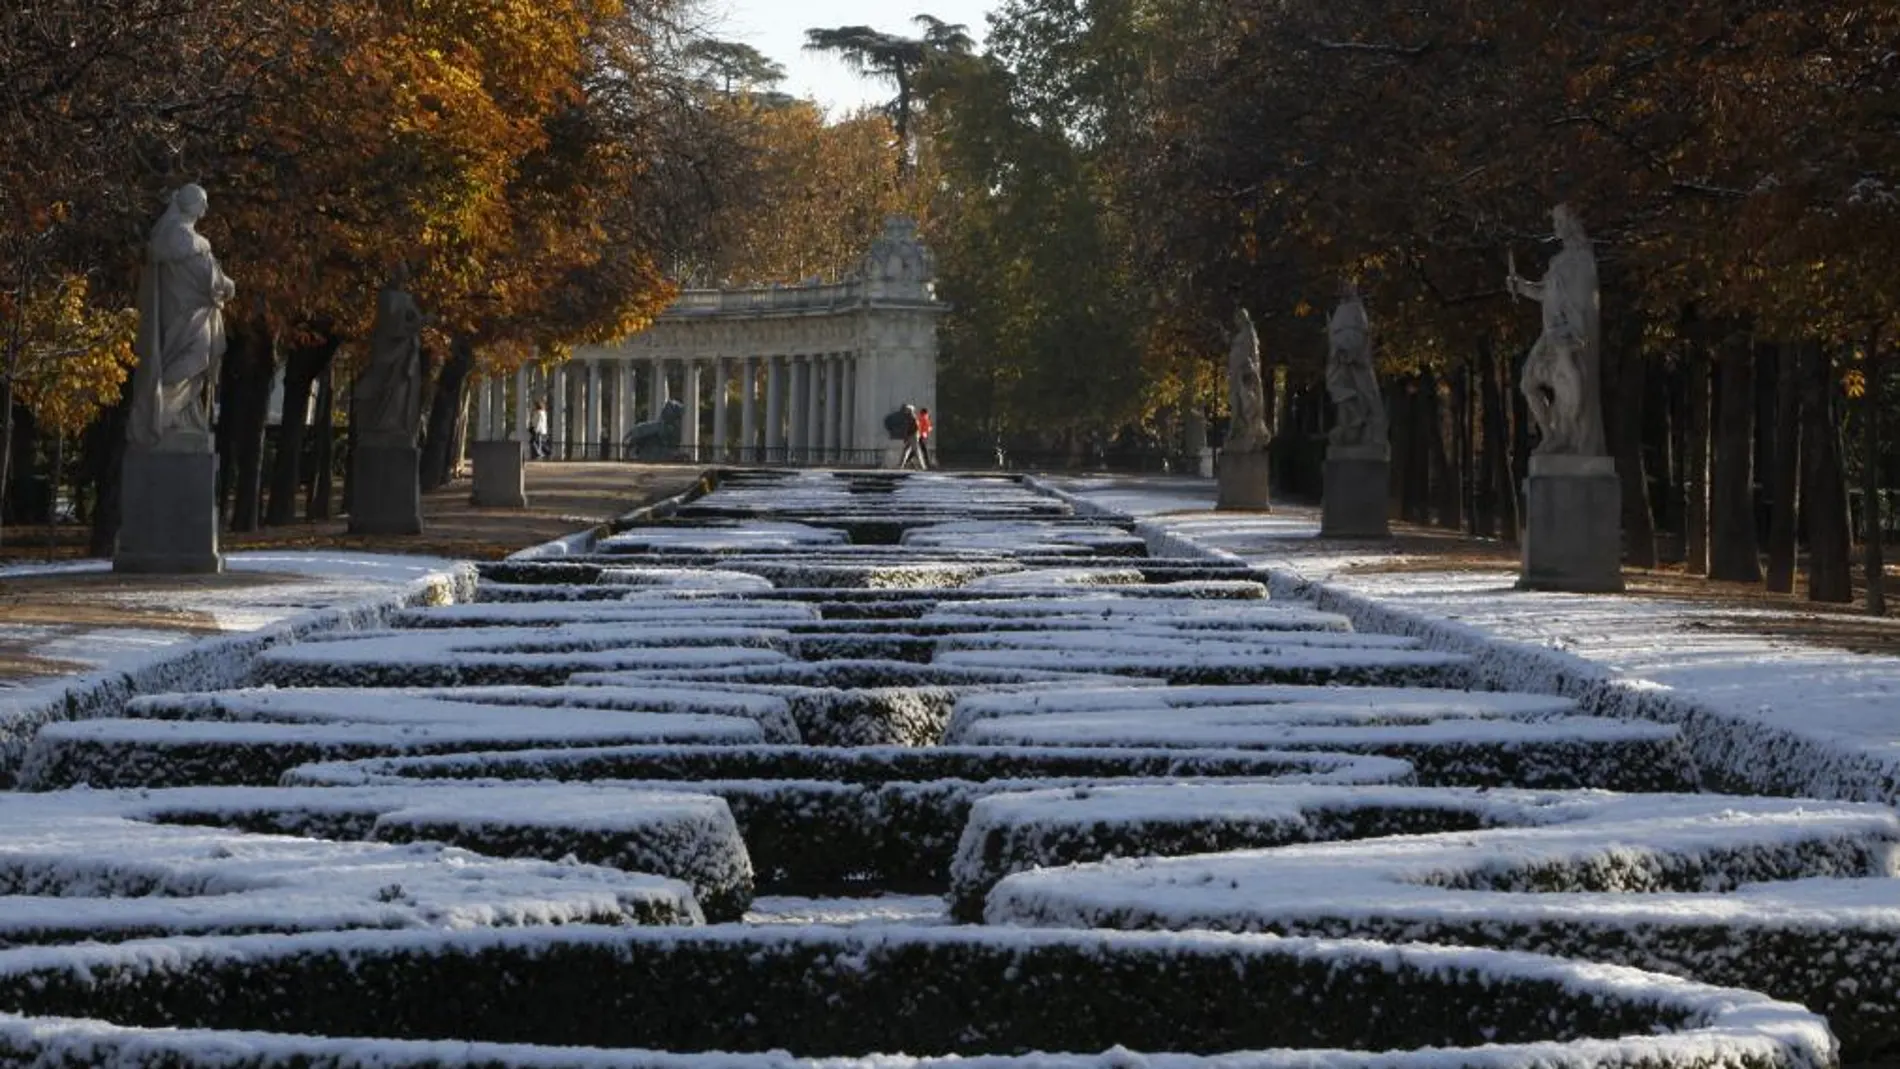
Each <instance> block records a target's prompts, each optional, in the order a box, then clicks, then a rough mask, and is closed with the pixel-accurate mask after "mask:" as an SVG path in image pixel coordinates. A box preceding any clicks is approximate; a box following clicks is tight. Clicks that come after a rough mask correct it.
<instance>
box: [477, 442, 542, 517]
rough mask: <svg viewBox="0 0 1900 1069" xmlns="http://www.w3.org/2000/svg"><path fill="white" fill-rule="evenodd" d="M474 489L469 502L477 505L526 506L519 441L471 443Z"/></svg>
mask: <svg viewBox="0 0 1900 1069" xmlns="http://www.w3.org/2000/svg"><path fill="white" fill-rule="evenodd" d="M469 449H470V450H472V451H473V453H474V460H475V488H474V491H473V492H472V493H471V494H469V503H470V504H472V505H475V506H478V507H480V508H491V509H522V508H527V507H528V481H527V475H526V472H525V466H524V465H523V464H522V461H521V456H522V447H521V443H520V442H512V441H500V442H473V443H470V445H469Z"/></svg>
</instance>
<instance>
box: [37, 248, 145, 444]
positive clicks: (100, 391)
mask: <svg viewBox="0 0 1900 1069" xmlns="http://www.w3.org/2000/svg"><path fill="white" fill-rule="evenodd" d="M88 292H89V287H88V285H87V282H86V280H85V278H83V277H80V276H71V277H67V278H62V279H60V280H59V281H58V282H57V283H56V284H55V285H54V286H53V287H52V288H51V290H50V292H41V293H37V294H35V295H34V296H32V297H31V298H29V299H28V300H27V301H26V302H25V303H24V305H23V306H22V307H21V309H20V312H19V314H20V315H21V317H22V319H21V322H20V323H19V324H18V325H19V327H20V336H21V337H22V339H23V344H22V347H21V351H20V352H19V353H17V354H11V355H15V356H17V358H18V364H17V366H16V368H15V371H14V374H13V390H14V395H15V396H16V397H18V398H19V399H20V403H21V404H24V405H25V406H26V407H27V409H28V411H30V412H32V413H33V418H34V419H35V420H37V421H38V422H39V423H40V425H41V426H43V427H46V428H48V429H50V430H52V431H54V432H56V433H58V434H62V435H68V436H70V435H75V434H78V433H79V432H80V431H83V430H85V429H86V425H87V424H89V423H91V422H92V421H93V419H94V418H96V417H97V416H98V414H99V413H100V412H101V411H103V410H104V409H105V408H106V407H107V406H109V405H111V404H113V403H114V402H116V401H117V400H118V398H119V387H120V385H121V384H123V383H124V382H125V378H126V376H127V375H128V374H130V373H131V369H132V365H133V363H134V359H133V356H132V334H133V331H134V330H135V328H136V327H137V325H138V316H137V314H136V313H135V312H133V311H132V310H131V309H120V310H104V309H99V308H95V307H92V306H91V305H90V304H89V303H88ZM9 311H12V309H9Z"/></svg>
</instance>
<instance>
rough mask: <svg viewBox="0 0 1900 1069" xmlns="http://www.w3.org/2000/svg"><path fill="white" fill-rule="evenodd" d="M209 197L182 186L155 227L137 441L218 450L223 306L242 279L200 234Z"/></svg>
mask: <svg viewBox="0 0 1900 1069" xmlns="http://www.w3.org/2000/svg"><path fill="white" fill-rule="evenodd" d="M209 207H210V200H209V198H208V197H206V195H205V191H204V189H203V188H202V187H200V186H197V185H186V186H181V187H180V188H179V189H178V190H177V191H175V192H174V193H173V194H172V197H171V204H170V206H169V207H167V208H166V209H165V214H164V215H162V216H160V217H159V220H158V223H157V224H156V225H155V226H153V227H152V234H151V240H150V241H148V242H147V243H146V247H145V264H144V266H143V268H141V270H140V271H139V289H138V313H139V326H138V333H137V334H136V335H135V336H134V339H133V343H132V349H133V352H134V353H135V354H137V356H138V366H137V367H136V369H135V370H134V371H133V373H132V407H131V413H130V423H129V425H128V431H127V433H128V437H129V440H130V441H131V444H132V445H134V446H136V447H139V448H143V449H147V450H151V451H154V452H164V453H196V452H209V451H210V450H211V401H212V394H213V391H214V390H215V387H216V382H217V377H218V361H219V360H220V358H222V357H223V356H224V347H225V336H224V305H225V302H227V301H229V300H230V299H231V298H232V297H234V296H236V295H237V286H236V284H234V283H233V282H232V281H231V280H230V278H228V277H226V276H225V273H224V272H223V271H222V270H220V269H219V267H218V261H217V258H216V257H214V256H212V255H211V243H210V242H209V241H207V240H205V238H204V236H203V235H202V234H200V233H198V230H197V223H198V220H200V219H202V218H204V215H205V211H206V210H207V209H208V208H209Z"/></svg>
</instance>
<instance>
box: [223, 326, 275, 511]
mask: <svg viewBox="0 0 1900 1069" xmlns="http://www.w3.org/2000/svg"><path fill="white" fill-rule="evenodd" d="M221 374H222V375H223V376H224V408H223V410H222V411H221V412H220V413H219V416H218V435H219V437H220V438H221V439H225V440H226V441H228V446H227V447H226V448H227V453H226V455H225V459H224V460H222V461H221V462H220V463H221V465H229V467H230V469H231V470H230V471H229V472H226V471H224V470H223V468H222V467H220V470H219V472H218V475H219V479H220V481H222V480H223V479H224V478H225V477H226V476H227V475H228V476H229V479H230V484H231V494H232V501H231V530H233V531H255V530H257V528H258V520H259V518H260V517H259V505H260V503H261V502H262V500H263V496H264V494H263V490H264V424H265V422H266V421H267V420H268V418H269V416H270V411H269V409H270V387H271V380H272V379H273V378H274V377H275V376H276V374H277V351H276V345H275V341H274V339H273V338H272V337H271V335H270V328H269V326H267V325H266V324H265V323H263V322H261V321H259V322H255V323H249V324H245V325H244V327H243V328H242V329H241V330H238V331H233V332H232V334H231V347H230V349H229V350H228V351H227V352H226V353H225V357H224V368H223V370H222V372H221Z"/></svg>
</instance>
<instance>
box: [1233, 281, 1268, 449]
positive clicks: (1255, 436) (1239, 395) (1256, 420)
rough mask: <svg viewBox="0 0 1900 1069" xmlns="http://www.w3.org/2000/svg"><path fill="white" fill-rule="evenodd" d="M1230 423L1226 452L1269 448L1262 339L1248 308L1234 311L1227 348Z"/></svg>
mask: <svg viewBox="0 0 1900 1069" xmlns="http://www.w3.org/2000/svg"><path fill="white" fill-rule="evenodd" d="M1227 403H1228V414H1229V420H1228V424H1227V440H1226V443H1225V444H1224V445H1222V447H1221V449H1222V451H1223V452H1226V453H1259V452H1264V451H1265V450H1266V448H1267V442H1268V440H1269V439H1270V438H1271V436H1272V435H1271V432H1269V431H1268V430H1267V397H1266V390H1265V388H1264V386H1263V384H1262V380H1261V377H1260V337H1259V335H1257V334H1255V333H1254V329H1253V317H1252V316H1250V315H1248V314H1247V310H1246V309H1245V308H1241V309H1237V310H1236V311H1235V312H1234V340H1233V343H1232V344H1231V345H1229V346H1228V349H1227Z"/></svg>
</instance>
